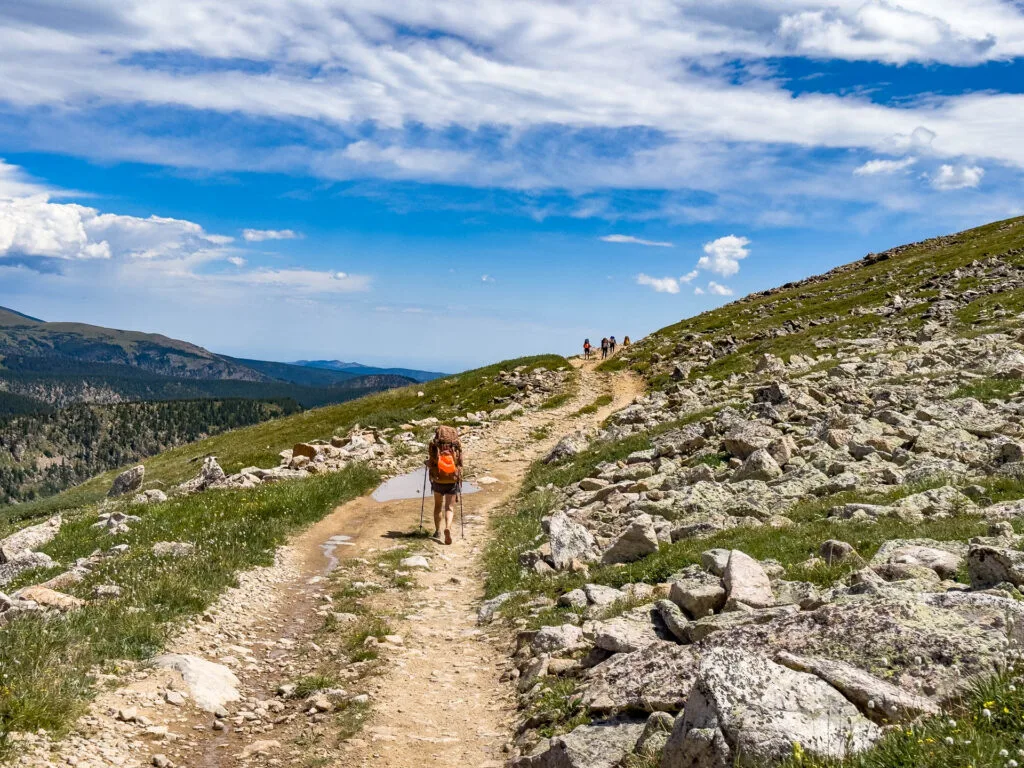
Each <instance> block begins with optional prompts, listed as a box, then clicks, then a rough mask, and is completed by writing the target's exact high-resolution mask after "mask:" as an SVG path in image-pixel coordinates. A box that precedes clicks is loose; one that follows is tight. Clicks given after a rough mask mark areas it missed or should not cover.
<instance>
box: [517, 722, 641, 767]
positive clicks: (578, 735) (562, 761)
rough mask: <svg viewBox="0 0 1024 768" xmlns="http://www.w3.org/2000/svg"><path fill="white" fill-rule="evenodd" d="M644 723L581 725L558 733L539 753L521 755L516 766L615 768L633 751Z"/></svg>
mask: <svg viewBox="0 0 1024 768" xmlns="http://www.w3.org/2000/svg"><path fill="white" fill-rule="evenodd" d="M643 732H644V724H643V723H626V722H623V723H611V724H604V725H581V726H578V727H577V728H576V729H574V730H573V731H571V732H569V733H567V734H565V735H564V736H556V737H555V738H553V739H551V741H550V742H549V743H548V748H547V749H546V750H545V751H543V752H541V753H540V754H538V755H531V756H527V757H521V758H519V759H518V760H516V761H514V762H513V763H512V765H513V766H515V768H616V766H618V765H620V764H621V763H622V761H623V760H624V759H625V758H626V756H627V755H629V754H631V753H632V752H633V749H634V748H635V747H636V743H637V741H638V740H639V738H640V736H641V735H642V734H643Z"/></svg>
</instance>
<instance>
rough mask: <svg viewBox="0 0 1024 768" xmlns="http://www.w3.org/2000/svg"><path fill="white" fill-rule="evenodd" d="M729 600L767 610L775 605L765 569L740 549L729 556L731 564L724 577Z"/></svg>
mask: <svg viewBox="0 0 1024 768" xmlns="http://www.w3.org/2000/svg"><path fill="white" fill-rule="evenodd" d="M722 582H723V583H724V585H725V592H726V597H727V600H728V601H730V602H733V603H743V604H744V605H749V606H750V607H751V608H767V607H768V606H770V605H774V604H775V595H774V593H773V592H772V584H771V580H770V579H769V578H768V574H767V573H765V570H764V568H762V567H761V564H760V563H759V562H757V560H755V559H754V558H752V557H750V555H748V554H746V553H744V552H741V551H740V550H738V549H734V550H732V552H731V553H730V554H729V564H728V565H727V566H726V567H725V573H724V574H723V575H722Z"/></svg>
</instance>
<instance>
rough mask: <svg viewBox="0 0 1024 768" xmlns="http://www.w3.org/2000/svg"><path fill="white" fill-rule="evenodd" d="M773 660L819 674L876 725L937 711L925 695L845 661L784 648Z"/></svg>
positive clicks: (936, 707) (799, 669) (897, 721)
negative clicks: (908, 689)
mask: <svg viewBox="0 0 1024 768" xmlns="http://www.w3.org/2000/svg"><path fill="white" fill-rule="evenodd" d="M775 660H776V661H777V662H778V663H779V664H782V665H784V666H786V667H789V668H790V669H795V670H796V671H798V672H809V673H810V674H812V675H816V676H817V677H820V678H821V679H822V680H824V681H825V682H826V683H828V684H829V685H831V686H832V687H833V688H835V689H836V690H837V691H839V692H840V693H841V694H843V696H845V697H846V698H847V699H848V700H849V701H851V702H853V703H854V704H856V705H857V707H858V708H859V709H860V711H861V712H862V713H863V714H864V715H865V716H866V717H867V718H868V719H870V720H873V721H875V722H876V723H878V724H880V725H885V724H888V723H904V722H909V721H911V720H914V719H915V718H917V717H920V716H921V715H937V714H939V707H938V705H937V704H936V703H935V702H934V701H932V700H931V699H929V698H928V697H926V696H919V695H917V694H914V693H911V692H909V691H905V690H903V689H902V688H898V687H897V686H895V685H893V684H892V683H889V682H887V681H885V680H881V679H879V678H877V677H875V676H874V675H872V674H870V673H868V672H865V671H864V670H862V669H858V668H857V667H855V666H853V665H852V664H847V663H846V662H845V661H836V660H833V659H813V658H808V657H806V656H796V655H794V654H792V653H786V652H785V651H783V652H782V653H780V654H778V655H777V656H776V657H775Z"/></svg>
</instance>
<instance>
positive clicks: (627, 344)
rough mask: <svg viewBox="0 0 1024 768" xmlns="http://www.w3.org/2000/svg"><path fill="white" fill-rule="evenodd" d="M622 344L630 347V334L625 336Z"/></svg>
mask: <svg viewBox="0 0 1024 768" xmlns="http://www.w3.org/2000/svg"><path fill="white" fill-rule="evenodd" d="M622 346H624V347H628V346H629V336H626V337H625V338H624V339H623V340H622Z"/></svg>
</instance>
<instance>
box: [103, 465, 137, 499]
mask: <svg viewBox="0 0 1024 768" xmlns="http://www.w3.org/2000/svg"><path fill="white" fill-rule="evenodd" d="M145 477H146V468H145V467H144V466H143V465H142V464H139V465H138V466H136V467H132V468H131V469H126V470H125V471H124V472H122V473H121V474H119V475H118V476H117V477H115V478H114V482H113V483H112V484H111V486H110V490H109V491H108V492H107V496H109V497H110V498H115V497H117V496H124V495H125V494H126V493H132V492H134V491H137V490H139V488H141V487H142V481H143V480H144V479H145Z"/></svg>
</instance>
